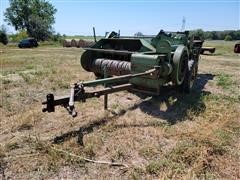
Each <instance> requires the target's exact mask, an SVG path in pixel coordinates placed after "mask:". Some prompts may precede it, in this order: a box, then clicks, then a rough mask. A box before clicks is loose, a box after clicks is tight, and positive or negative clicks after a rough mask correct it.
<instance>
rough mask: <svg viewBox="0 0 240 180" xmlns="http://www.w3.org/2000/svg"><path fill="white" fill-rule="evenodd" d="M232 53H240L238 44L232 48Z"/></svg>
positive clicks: (239, 44)
mask: <svg viewBox="0 0 240 180" xmlns="http://www.w3.org/2000/svg"><path fill="white" fill-rule="evenodd" d="M234 52H235V53H240V42H239V43H236V44H235V46H234Z"/></svg>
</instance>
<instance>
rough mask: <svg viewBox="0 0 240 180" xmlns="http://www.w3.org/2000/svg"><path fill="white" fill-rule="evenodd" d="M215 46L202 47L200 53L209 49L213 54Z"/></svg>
mask: <svg viewBox="0 0 240 180" xmlns="http://www.w3.org/2000/svg"><path fill="white" fill-rule="evenodd" d="M215 50H216V48H215V47H202V48H201V52H200V54H204V52H206V51H208V52H209V53H211V54H213V53H214V52H215Z"/></svg>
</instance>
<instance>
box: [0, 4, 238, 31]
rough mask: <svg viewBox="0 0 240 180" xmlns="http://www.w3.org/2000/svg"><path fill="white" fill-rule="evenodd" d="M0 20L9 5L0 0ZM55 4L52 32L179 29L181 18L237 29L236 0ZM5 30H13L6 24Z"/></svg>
mask: <svg viewBox="0 0 240 180" xmlns="http://www.w3.org/2000/svg"><path fill="white" fill-rule="evenodd" d="M0 1H1V3H0V5H1V8H0V11H1V14H0V23H1V24H2V23H3V24H6V23H5V22H4V21H3V19H4V17H3V13H4V11H5V9H6V8H7V7H8V6H9V3H8V1H7V0H0ZM50 2H51V3H52V4H53V5H54V6H55V7H56V8H57V10H58V11H57V13H56V16H55V17H56V23H55V24H54V29H55V31H56V32H59V33H61V34H63V33H64V34H67V35H80V34H81V35H91V34H92V27H93V26H95V28H96V32H97V34H98V35H103V34H104V33H105V32H106V31H111V30H115V31H118V29H120V30H121V34H122V35H133V34H134V33H135V32H138V31H141V32H142V33H143V34H156V33H157V32H158V31H159V30H160V29H164V30H166V31H179V30H180V29H181V25H182V19H183V17H185V19H186V25H185V27H186V29H187V30H192V29H198V28H201V29H203V30H230V29H233V30H236V29H240V0H208V1H207V0H202V1H200V0H196V1H194V0H169V1H167V0H148V1H147V0H146V1H144V0H128V1H127V0H122V1H121V0H115V1H114V0H88V1H87V0H51V1H50ZM8 30H9V32H14V29H13V28H12V27H8Z"/></svg>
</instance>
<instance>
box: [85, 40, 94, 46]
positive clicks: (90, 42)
mask: <svg viewBox="0 0 240 180" xmlns="http://www.w3.org/2000/svg"><path fill="white" fill-rule="evenodd" d="M94 44H95V42H94V41H85V47H91V46H93V45H94Z"/></svg>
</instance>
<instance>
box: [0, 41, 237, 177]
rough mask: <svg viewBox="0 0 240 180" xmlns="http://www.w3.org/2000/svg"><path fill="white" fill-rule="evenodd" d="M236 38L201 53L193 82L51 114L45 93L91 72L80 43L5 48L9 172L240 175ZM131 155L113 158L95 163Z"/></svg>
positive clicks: (5, 163)
mask: <svg viewBox="0 0 240 180" xmlns="http://www.w3.org/2000/svg"><path fill="white" fill-rule="evenodd" d="M233 44H234V43H233V42H227V43H226V42H223V41H213V42H206V43H205V45H207V46H209V45H214V46H216V48H217V51H216V54H215V55H202V56H201V60H200V64H199V75H198V78H197V81H196V84H195V87H194V90H193V92H192V93H191V94H189V95H184V94H181V93H178V92H177V91H174V90H173V89H169V88H163V89H162V95H161V96H159V97H150V96H144V95H140V94H132V93H129V92H126V91H124V92H119V93H115V94H112V95H109V111H104V110H103V98H99V99H97V98H93V99H89V100H87V102H86V103H76V110H77V111H78V116H77V117H76V118H74V119H73V118H72V117H70V116H69V115H68V113H67V112H66V110H65V109H64V108H61V107H59V108H56V112H55V113H42V112H41V108H42V106H41V101H43V100H44V99H45V95H46V94H47V93H49V92H53V93H54V94H56V95H59V96H61V95H65V94H69V93H70V91H69V85H70V83H73V82H76V81H79V80H90V79H91V80H92V79H94V75H93V74H92V73H88V72H85V71H84V70H83V69H82V68H81V67H80V64H79V59H80V56H81V54H82V52H83V50H82V49H78V48H61V47H39V48H35V49H18V48H14V47H3V46H1V47H0V58H1V59H0V60H1V74H0V79H1V91H0V96H1V104H0V111H1V116H0V117H1V120H0V179H1V178H2V179H159V178H166V179H168V178H174V179H179V178H180V179H196V178H199V179H219V178H220V179H239V178H240V168H239V167H240V160H239V158H240V157H239V156H240V78H239V77H240V56H238V55H236V54H234V53H233ZM86 158H88V159H92V160H96V161H108V162H116V163H122V164H123V165H125V166H113V165H108V164H100V163H97V162H88V161H86Z"/></svg>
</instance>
